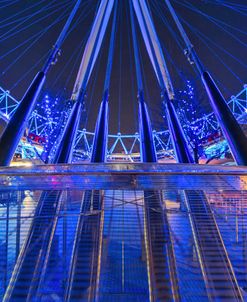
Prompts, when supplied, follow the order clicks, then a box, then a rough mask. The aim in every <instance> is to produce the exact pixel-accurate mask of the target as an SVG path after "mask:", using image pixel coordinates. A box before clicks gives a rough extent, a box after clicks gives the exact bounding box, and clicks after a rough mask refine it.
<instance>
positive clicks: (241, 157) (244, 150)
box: [164, 0, 247, 165]
mask: <svg viewBox="0 0 247 302" xmlns="http://www.w3.org/2000/svg"><path fill="white" fill-rule="evenodd" d="M164 1H165V3H166V5H167V7H168V9H169V11H170V14H171V16H172V18H173V20H174V22H175V24H176V26H177V28H178V30H179V32H180V34H181V36H182V38H183V40H184V43H185V45H186V47H187V50H186V56H187V58H189V60H191V59H192V61H193V62H194V64H195V66H196V68H197V70H198V72H199V74H200V76H201V79H202V82H203V84H204V86H205V89H206V91H207V94H208V96H209V99H210V102H211V106H212V108H213V110H214V113H215V115H216V117H217V120H218V122H219V125H220V127H221V129H222V132H223V134H224V136H225V138H226V140H227V142H228V144H229V147H230V150H231V152H232V155H233V157H234V159H235V161H236V163H237V164H239V165H247V138H246V136H245V134H244V132H243V130H242V129H241V127H240V125H239V124H238V122H237V120H236V119H235V117H234V115H233V113H232V112H231V110H230V108H229V107H228V105H227V103H226V101H225V99H224V97H223V95H222V94H221V92H220V90H219V89H218V87H217V85H216V83H215V82H214V80H213V78H212V77H211V75H210V73H209V72H208V71H207V70H206V69H205V67H204V66H203V64H202V63H201V61H200V59H199V57H198V56H197V53H196V51H195V49H194V47H193V45H192V43H191V42H190V39H189V37H188V36H187V33H186V32H185V30H184V28H183V26H182V24H181V22H180V20H179V18H178V16H177V14H176V12H175V10H174V9H173V7H172V5H171V3H170V1H169V0H164Z"/></svg>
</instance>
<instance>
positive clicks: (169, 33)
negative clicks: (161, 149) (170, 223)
mask: <svg viewBox="0 0 247 302" xmlns="http://www.w3.org/2000/svg"><path fill="white" fill-rule="evenodd" d="M171 2H172V4H173V5H174V8H175V9H176V11H177V13H178V14H179V16H180V17H181V19H182V20H184V22H185V23H184V25H185V28H186V30H187V32H188V34H189V36H190V38H191V40H192V43H193V45H194V46H195V49H196V50H197V51H198V54H199V56H200V58H201V59H202V61H203V63H204V64H205V66H206V67H207V68H208V69H209V70H210V71H211V72H212V74H213V76H214V77H215V78H216V79H217V81H218V83H219V85H220V88H221V90H222V92H223V93H224V95H225V97H226V98H229V97H230V96H231V95H233V94H236V93H238V92H239V91H240V90H241V89H242V85H243V84H244V82H246V65H247V59H246V45H247V35H246V33H245V32H246V28H247V16H246V15H247V5H246V0H242V1H239V0H238V1H224V3H233V2H234V7H228V6H223V5H220V4H216V3H217V2H222V1H201V0H177V1H175V0H173V1H171ZM9 3H10V2H9V1H1V2H0V7H1V9H0V86H2V87H3V88H5V89H9V90H10V91H11V94H12V95H13V96H15V97H16V98H18V99H19V98H21V96H22V95H23V93H24V91H25V90H26V88H27V87H28V85H29V83H30V82H31V80H32V78H33V77H34V75H35V73H36V72H37V71H38V70H39V68H41V67H42V64H43V63H44V61H45V58H46V57H47V56H46V53H47V52H48V51H49V49H50V47H51V46H52V45H53V43H54V42H55V40H56V37H57V35H58V33H59V31H60V29H61V28H62V25H63V24H64V21H65V18H64V19H62V21H60V22H57V23H56V24H55V25H54V26H51V25H52V24H53V23H55V22H56V21H57V19H58V18H60V17H62V16H63V15H64V16H66V15H68V13H69V11H70V9H71V8H72V7H73V4H74V3H75V1H68V0H67V1H66V0H59V1H58V0H53V1H51V0H38V1H37V0H35V1H33V0H19V1H12V3H13V5H10V4H9ZM82 3H83V4H82V6H81V8H80V10H79V12H78V14H77V16H76V19H75V22H74V30H73V31H72V32H71V33H70V34H69V36H68V37H67V39H66V40H65V43H64V45H63V47H62V56H61V57H60V58H59V61H58V63H57V64H56V65H55V66H54V67H53V68H52V70H51V72H50V73H49V76H48V78H47V82H46V85H45V88H44V90H43V93H46V92H48V93H49V94H51V95H52V96H57V95H58V96H60V97H61V101H60V102H61V104H62V103H63V100H64V99H66V98H69V96H70V94H71V91H72V87H73V83H74V80H75V77H76V73H77V70H78V67H79V62H80V58H81V56H82V53H83V50H84V45H85V41H86V39H87V36H88V33H89V30H90V27H91V24H92V21H93V17H94V15H95V12H96V9H97V5H98V1H97V0H90V1H84V0H82ZM149 5H150V9H151V12H152V16H153V19H154V23H155V26H156V29H157V33H158V36H159V38H160V41H161V44H162V47H163V51H164V54H165V57H166V59H167V62H168V67H169V70H170V72H171V75H172V80H173V84H174V87H175V89H183V87H184V79H193V80H194V81H195V85H196V88H197V92H198V94H199V95H200V104H198V106H200V107H201V108H203V110H205V111H206V112H208V111H210V108H209V105H208V100H207V98H206V97H205V95H204V91H203V88H202V86H201V84H200V80H199V79H198V76H197V74H196V73H195V72H194V71H193V68H192V67H191V66H190V65H189V63H188V62H187V61H186V59H185V57H184V55H183V53H182V50H181V48H180V47H179V46H178V44H177V42H176V40H175V39H174V35H175V37H177V39H180V38H179V35H178V32H177V30H176V27H175V25H174V23H173V21H172V19H171V17H170V15H169V13H168V11H167V10H166V8H165V5H164V1H163V0H149ZM244 5H245V8H243V6H244ZM163 20H164V22H165V23H163ZM214 22H217V24H218V26H217V25H216V24H215V23H214ZM167 24H168V26H167ZM49 26H50V28H49V29H47V27H49ZM110 26H111V20H110V24H109V26H108V29H107V34H106V37H105V39H104V41H103V45H102V50H101V52H100V55H99V58H98V60H97V63H96V66H95V68H94V71H93V73H92V77H91V79H90V83H89V85H88V97H87V100H86V110H87V111H86V112H87V117H86V115H85V116H83V117H82V125H81V127H84V126H86V128H87V129H88V130H90V131H93V128H94V123H95V120H96V116H97V110H98V108H99V103H100V101H101V98H102V89H103V83H104V76H105V65H106V60H107V53H108V42H109V36H110V28H111V27H110ZM219 26H221V27H222V28H220V27H219ZM41 31H43V35H42V36H41V37H40V38H39V39H37V38H38V36H36V37H33V36H34V35H35V34H36V35H37V34H38V33H39V32H41ZM30 38H31V39H30ZM28 39H30V40H28ZM35 39H37V41H35ZM138 41H139V45H140V50H141V57H142V65H143V78H144V81H145V88H146V95H145V96H146V99H147V103H148V105H149V107H150V113H151V118H152V122H153V126H154V128H155V129H158V130H160V129H162V128H163V127H164V123H163V122H162V118H161V117H162V109H161V101H160V97H159V95H160V91H159V87H158V85H157V81H156V78H155V77H154V73H153V70H152V68H151V65H150V62H149V58H148V56H147V53H146V50H145V46H144V43H143V40H142V37H141V34H140V32H139V29H138ZM25 42H26V43H25ZM23 43H24V44H23ZM180 43H181V44H182V41H181V39H180ZM21 44H23V45H22V46H20V45H21ZM182 45H183V44H182ZM136 94H137V88H136V81H135V70H134V61H133V50H132V41H131V35H130V22H129V13H128V1H127V0H119V7H118V30H117V38H116V46H115V53H114V63H113V72H112V78H111V88H110V132H111V133H116V132H118V130H119V129H120V131H121V132H122V133H134V132H135V131H136V130H137V114H136V112H137V100H136ZM60 106H62V105H60Z"/></svg>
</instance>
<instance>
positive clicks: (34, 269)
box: [4, 1, 112, 301]
mask: <svg viewBox="0 0 247 302" xmlns="http://www.w3.org/2000/svg"><path fill="white" fill-rule="evenodd" d="M102 5H103V6H104V11H105V12H108V14H104V15H101V12H102V11H98V15H97V16H96V19H95V22H94V26H95V24H96V25H98V28H99V30H98V31H99V32H98V34H97V35H96V37H98V35H100V33H102V31H103V34H104V28H105V27H106V26H105V27H104V26H102V22H106V23H107V22H108V19H109V12H111V8H112V6H111V3H110V2H109V3H107V1H102V3H101V6H100V8H102ZM90 38H92V35H90ZM90 38H89V40H88V44H90V43H91V40H90ZM101 42H102V39H98V44H97V43H96V44H94V47H93V48H90V47H86V50H85V53H84V56H83V58H82V64H81V67H82V66H83V70H82V68H80V70H79V73H78V74H80V75H81V77H80V79H79V81H77V82H76V85H75V88H74V90H73V95H74V96H75V95H76V99H74V106H73V108H72V111H71V114H70V118H69V120H68V122H67V124H66V127H65V129H64V132H63V135H62V139H61V140H60V142H59V146H58V149H57V150H56V154H55V156H54V158H53V160H52V161H53V163H70V162H71V160H72V154H73V146H74V140H75V137H76V132H77V129H78V125H79V121H80V116H81V112H82V109H83V102H84V95H85V89H83V88H82V86H83V85H84V86H83V87H84V88H85V85H86V83H87V82H88V79H89V76H90V74H91V71H92V68H93V66H92V65H93V64H94V62H95V60H96V58H97V55H96V54H98V52H96V53H95V47H97V45H98V46H99V45H100V44H101ZM88 44H87V46H88ZM85 61H86V63H85ZM75 92H76V94H75ZM62 193H63V192H62V191H52V192H47V191H44V192H43V193H42V195H41V198H40V200H39V203H38V206H37V209H36V213H35V217H36V219H34V220H33V222H32V225H31V227H30V231H29V234H28V236H27V240H26V242H25V243H24V245H23V249H22V251H21V253H20V254H19V256H18V260H17V263H16V265H15V269H14V271H13V274H12V277H11V281H10V283H9V286H8V289H7V291H6V294H5V296H4V301H23V300H25V301H33V299H34V298H35V295H36V293H37V290H38V288H39V285H40V282H41V278H42V276H43V277H44V275H45V272H46V268H47V263H48V260H47V259H49V255H50V249H51V244H52V241H53V236H54V233H55V229H56V225H57V219H58V213H59V211H60V207H61V203H62Z"/></svg>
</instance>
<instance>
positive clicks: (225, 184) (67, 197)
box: [0, 0, 247, 302]
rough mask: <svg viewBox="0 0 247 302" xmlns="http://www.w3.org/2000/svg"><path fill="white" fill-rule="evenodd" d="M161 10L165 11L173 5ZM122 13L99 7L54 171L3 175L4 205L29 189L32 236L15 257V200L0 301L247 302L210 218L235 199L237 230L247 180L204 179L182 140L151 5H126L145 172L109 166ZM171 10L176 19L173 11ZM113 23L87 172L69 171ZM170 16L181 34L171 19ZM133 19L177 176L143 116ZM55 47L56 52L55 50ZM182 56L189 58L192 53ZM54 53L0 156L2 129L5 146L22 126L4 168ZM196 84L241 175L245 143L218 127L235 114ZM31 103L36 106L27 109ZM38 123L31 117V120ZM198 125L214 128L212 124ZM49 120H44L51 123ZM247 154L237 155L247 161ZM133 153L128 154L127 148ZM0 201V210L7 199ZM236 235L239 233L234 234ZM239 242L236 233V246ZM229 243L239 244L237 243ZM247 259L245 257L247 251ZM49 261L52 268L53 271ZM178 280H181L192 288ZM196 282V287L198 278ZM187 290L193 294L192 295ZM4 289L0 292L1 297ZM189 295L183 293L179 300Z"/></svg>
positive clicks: (206, 173)
mask: <svg viewBox="0 0 247 302" xmlns="http://www.w3.org/2000/svg"><path fill="white" fill-rule="evenodd" d="M167 3H168V4H169V1H168V2H167ZM79 4H80V2H79V1H77V2H76V6H75V7H74V9H73V11H72V14H71V15H70V17H69V19H68V21H67V22H66V24H65V27H64V31H65V32H66V31H67V29H68V27H69V24H70V23H71V22H72V19H73V17H74V14H75V13H76V11H77V9H78V6H79ZM118 4H119V2H118V1H116V0H115V1H114V0H101V1H100V3H99V6H98V9H97V13H96V15H95V17H94V21H93V25H92V28H91V31H90V34H89V37H88V39H87V43H86V47H85V49H84V53H83V56H82V59H81V63H80V67H79V71H78V74H77V78H76V81H75V84H74V88H73V91H72V94H71V100H70V101H71V103H72V108H71V110H70V112H69V115H68V118H67V120H66V121H65V123H64V127H63V129H62V131H61V132H62V133H61V135H60V136H59V137H58V139H57V142H56V144H54V149H55V150H54V152H53V153H52V156H51V160H50V162H51V163H52V164H47V165H43V166H37V167H21V168H17V169H16V168H15V167H2V168H1V167H0V180H1V181H0V188H1V189H3V190H4V189H6V188H7V189H9V188H10V192H7V194H9V193H11V194H10V195H8V196H12V195H13V196H14V197H13V196H12V197H13V198H15V195H14V194H12V193H13V192H12V191H13V190H14V189H16V188H17V189H18V190H23V191H24V190H27V191H28V192H24V194H30V195H31V193H30V192H29V191H30V190H31V191H34V194H37V195H36V196H35V197H34V198H36V199H37V200H36V202H35V206H34V210H33V214H30V213H26V216H24V217H25V218H26V217H27V219H29V218H30V223H29V225H28V227H27V228H26V229H27V230H28V231H26V234H25V238H24V239H23V242H22V249H21V251H20V250H19V249H20V245H21V244H20V241H21V235H20V234H21V226H20V225H21V222H20V221H19V220H22V218H23V216H22V209H21V205H22V199H23V198H22V195H23V192H19V191H18V194H17V201H16V203H17V205H18V213H17V215H16V216H15V217H12V216H11V217H10V213H12V212H11V210H10V208H9V204H8V203H7V207H3V216H4V219H3V221H4V222H6V236H5V238H4V239H3V240H2V238H1V244H2V242H3V243H4V244H6V248H5V249H4V259H5V262H6V267H5V269H4V272H5V277H4V280H5V283H4V284H5V285H4V293H3V294H2V293H0V295H1V296H2V297H3V301H5V302H7V301H23V300H25V301H32V300H37V301H42V299H44V300H45V299H48V300H49V299H51V295H49V294H50V293H48V291H49V290H50V291H51V292H52V293H51V294H52V295H55V298H57V299H59V300H61V301H83V300H86V301H107V302H108V301H110V300H111V299H113V300H117V299H118V297H119V299H124V301H131V299H133V297H135V298H136V299H140V297H141V299H143V301H151V302H156V301H166V300H169V301H181V300H183V299H184V297H185V298H188V299H189V295H191V296H192V297H193V295H194V297H196V298H198V297H199V296H200V295H201V297H203V298H204V299H205V300H206V301H220V300H224V299H226V298H227V299H229V300H230V301H239V302H240V301H244V294H245V293H244V286H246V280H244V281H242V280H241V278H240V277H239V276H240V275H241V274H240V273H239V271H238V269H237V267H238V266H237V265H236V264H235V263H234V257H235V256H236V253H234V252H232V251H231V250H230V252H229V248H228V246H229V245H230V246H231V247H232V245H231V244H230V243H229V241H231V240H232V238H229V234H227V231H225V233H224V232H222V231H221V230H220V229H219V225H223V227H228V217H227V219H223V220H224V221H223V223H219V221H220V219H219V218H218V216H217V215H215V211H216V212H217V213H220V211H221V208H220V206H221V205H219V203H220V202H221V201H222V203H223V204H224V203H231V202H232V201H230V202H229V199H230V197H231V194H233V196H234V198H235V199H234V200H235V202H236V204H238V206H239V208H240V209H241V211H240V212H241V214H240V215H242V216H243V217H242V218H243V223H242V227H243V224H244V219H245V218H246V217H245V215H246V213H247V212H246V208H247V205H246V203H245V202H244V198H243V197H244V196H245V193H244V191H246V175H247V171H246V168H245V167H233V168H227V167H214V168H212V169H210V167H207V166H206V167H205V166H201V167H200V166H198V165H195V164H194V160H193V158H192V155H191V149H190V146H189V142H188V138H187V137H186V135H185V130H184V128H183V127H182V123H181V120H179V114H178V113H177V111H176V109H175V102H176V101H175V93H174V88H173V82H172V79H171V76H170V73H169V68H168V65H167V63H166V60H165V57H166V56H165V55H164V53H163V49H162V47H161V44H160V41H159V38H158V35H157V33H156V29H155V26H154V22H153V19H152V16H151V11H150V8H149V6H148V5H147V4H148V3H147V1H146V0H136V1H135V0H132V1H131V0H130V1H129V2H128V4H129V6H128V7H129V12H130V19H131V28H132V38H133V48H134V58H135V68H136V76H137V90H138V96H137V99H138V105H139V107H138V108H139V111H138V122H139V133H140V134H139V135H138V134H135V135H134V138H135V142H136V141H138V140H139V141H140V146H141V147H140V154H139V157H140V158H141V161H142V163H141V164H126V163H125V164H120V163H113V164H109V163H107V164H106V163H105V161H106V158H107V144H108V138H109V135H108V124H109V117H108V116H109V88H110V77H111V71H112V64H113V56H114V45H115V37H116V24H117V12H118V7H119V5H118ZM169 8H170V10H171V7H170V6H169ZM112 11H114V14H112ZM134 13H135V15H134ZM111 15H113V17H112V28H111V35H110V46H109V53H108V60H107V67H106V77H105V85H104V90H103V97H102V101H101V104H100V108H99V111H98V116H97V121H96V125H95V132H94V134H93V135H94V136H93V143H92V144H89V143H87V148H88V150H87V151H88V154H87V155H88V157H89V161H90V163H89V164H82V165H77V164H73V159H74V150H75V151H78V148H77V147H78V136H77V135H78V133H79V135H81V133H83V134H82V135H84V136H83V138H85V137H86V131H84V130H82V131H79V130H78V129H79V125H80V120H81V116H82V112H83V110H84V105H85V95H86V91H87V89H88V82H89V79H90V76H91V74H92V71H93V69H94V66H95V63H96V60H97V57H98V54H99V51H100V49H101V46H102V43H103V39H104V36H105V33H106V30H107V27H108V23H109V20H110V19H111ZM173 16H174V19H175V21H177V24H178V25H180V23H179V21H178V19H176V15H175V12H174V11H173ZM135 17H136V19H135ZM135 20H137V21H138V24H139V27H140V32H141V34H142V38H143V40H144V43H145V47H146V50H147V53H148V56H149V59H150V61H151V65H152V67H153V70H154V74H155V75H156V78H157V81H158V84H159V89H160V91H161V101H162V104H163V105H164V111H165V114H166V116H165V117H166V119H167V124H168V129H169V130H168V131H166V130H164V132H163V133H168V134H169V142H167V145H166V146H168V144H169V145H170V144H172V146H173V154H174V155H175V158H176V162H177V164H175V165H174V164H173V165H162V164H161V165H160V164H158V163H157V161H158V152H157V148H156V140H157V141H158V144H160V145H161V148H163V147H164V144H162V143H163V142H162V141H161V140H159V138H158V136H157V133H155V131H153V130H152V125H151V120H150V116H149V111H148V106H147V104H146V102H145V92H144V91H145V90H144V88H145V87H144V82H143V78H142V75H143V70H142V67H141V63H140V57H139V49H138V47H139V45H138V38H137V34H136V29H135ZM180 31H182V29H181V28H180ZM64 35H65V33H64V32H63V31H62V38H61V36H60V38H61V40H60V38H59V39H58V41H60V42H62V40H63V39H64V37H65V36H64ZM185 38H187V36H185ZM60 42H58V44H61V43H60ZM190 46H191V45H190ZM189 50H190V51H192V52H193V49H192V48H190V49H189ZM58 51H59V47H58V46H57V45H55V48H54V50H53V51H52V54H51V57H49V60H48V62H47V63H46V65H45V68H44V71H41V72H40V73H38V75H37V77H36V78H35V80H34V82H33V84H32V85H31V87H30V89H29V90H28V92H27V94H26V95H25V97H24V99H23V100H22V101H21V102H20V104H19V106H18V107H17V109H16V111H15V112H14V113H13V116H12V118H11V119H10V122H9V124H8V125H7V127H6V129H5V130H4V132H3V135H2V138H1V139H2V141H1V142H0V147H1V144H3V143H4V137H6V135H7V133H9V132H8V131H10V130H9V129H12V130H11V133H12V135H13V134H14V133H15V131H14V127H12V126H13V121H15V122H16V125H15V128H17V127H19V130H20V132H19V133H18V135H16V136H14V138H13V137H12V138H11V140H10V141H11V148H7V151H0V152H2V155H1V153H0V161H1V158H2V166H6V165H9V163H10V160H11V158H12V156H13V152H14V149H15V147H16V144H17V142H18V140H19V139H20V137H21V132H23V130H24V126H25V124H26V122H27V120H28V119H29V118H30V114H31V111H32V110H33V106H34V103H35V100H36V99H37V96H38V94H39V92H40V89H41V87H42V85H43V82H44V80H45V73H46V72H47V71H48V69H49V68H50V66H51V64H52V62H54V59H55V58H56V56H57V55H58ZM193 56H194V60H195V61H196V60H197V61H198V62H197V65H198V66H199V69H200V68H202V66H201V65H200V64H201V63H200V61H199V59H198V58H197V56H196V53H194V52H193ZM201 71H202V70H201ZM202 77H203V79H204V81H205V82H206V84H205V86H207V88H208V89H209V90H210V91H209V92H210V93H209V94H210V95H211V97H212V99H213V101H212V102H213V104H217V105H215V107H216V109H215V110H216V111H217V110H218V109H219V106H221V108H222V112H223V115H224V117H223V120H220V125H221V126H222V125H223V126H222V128H223V131H226V133H227V134H229V133H230V134H229V136H232V138H230V139H229V140H230V142H229V144H230V147H231V150H232V152H233V155H234V157H235V160H236V162H237V163H238V164H241V163H242V164H243V163H245V158H246V157H245V156H246V155H245V154H244V153H243V152H242V150H240V148H239V147H240V139H241V135H244V134H243V132H242V130H241V129H240V126H239V125H238V124H237V122H236V121H235V118H233V119H230V123H228V122H227V120H225V118H226V117H227V116H228V117H231V116H233V114H232V113H231V112H230V110H229V111H227V110H226V112H225V108H226V104H225V103H224V99H223V98H222V96H221V94H220V92H219V91H218V89H217V87H216V85H215V84H214V82H213V81H212V79H211V78H210V76H209V75H208V74H207V73H205V72H203V74H202ZM27 100H29V101H31V102H30V104H29V102H28V101H27ZM222 112H221V113H222ZM11 113H12V112H11ZM218 113H219V112H218ZM245 113H246V112H245ZM48 115H49V114H48ZM37 116H38V115H37V113H36V115H35V117H34V119H35V118H37ZM203 118H204V119H205V120H207V121H209V116H206V117H202V119H203ZM47 119H50V116H48V117H47ZM193 123H195V121H192V122H191V126H192V127H193V126H194V124H193ZM232 125H233V127H231V126H232ZM216 127H217V126H216ZM224 127H225V129H226V130H224ZM226 137H227V135H226ZM227 138H228V137H227ZM242 138H243V137H242ZM121 140H123V136H122V135H121V134H120V133H119V134H118V135H117V138H116V140H115V142H114V144H113V146H112V150H114V148H115V147H116V144H117V142H118V141H120V142H121ZM233 141H234V142H233ZM244 141H245V137H244V140H243V142H244ZM2 147H3V145H2ZM245 147H246V145H245V144H244V145H243V149H244V150H245ZM123 148H124V149H125V150H124V151H125V153H126V154H125V156H126V158H128V159H129V158H131V156H130V154H128V151H127V149H126V148H125V146H124V145H123ZM2 149H3V148H2ZM164 149H165V148H164ZM170 149H171V148H170ZM170 149H169V150H167V149H166V150H165V152H167V153H169V151H170ZM131 150H132V151H133V150H134V147H133V145H132V146H131ZM130 153H131V152H130ZM112 154H113V151H112ZM112 154H111V155H112ZM108 182H109V184H108ZM212 182H213V184H212ZM229 183H231V190H232V191H234V192H233V193H232V192H230V193H229V192H226V193H225V190H226V191H229ZM36 190H37V191H38V190H41V192H39V191H38V192H36ZM127 190H128V191H127ZM0 193H1V194H0V201H1V200H2V199H3V196H4V191H3V192H1V191H0ZM214 195H215V196H214ZM229 196H230V197H229ZM231 206H232V204H230V206H229V207H227V211H228V208H230V207H231ZM28 207H29V206H27V210H28V211H29V209H28ZM213 207H215V208H213ZM24 208H25V207H24ZM233 208H234V209H235V208H236V206H235V205H234V206H233ZM1 212H2V211H1ZM6 213H7V214H6ZM133 213H136V215H133ZM1 214H2V213H1ZM235 214H236V225H237V227H236V229H238V228H239V226H238V221H237V219H239V217H238V215H239V213H237V211H236V213H235ZM227 215H228V213H227ZM222 217H223V218H225V216H222ZM14 219H16V220H17V221H18V222H17V231H16V238H17V239H16V245H17V248H16V252H15V260H14V261H13V260H11V261H10V262H11V265H12V268H11V270H10V271H11V276H8V273H6V272H8V263H9V257H8V244H9V242H8V239H9V221H11V220H14ZM68 219H70V223H69V221H68ZM225 220H227V222H225ZM229 220H230V222H229V225H230V228H232V225H233V223H232V221H231V219H229ZM0 223H2V220H0ZM112 226H113V227H112ZM179 228H180V229H179ZM61 230H62V231H61ZM68 230H69V233H68ZM114 232H116V233H114ZM135 232H136V233H135ZM236 232H237V233H238V230H236ZM222 234H224V236H225V238H223V235H222ZM225 234H226V235H225ZM244 234H245V230H244V228H243V229H242V230H241V235H243V236H244ZM0 235H1V234H0ZM137 235H138V237H139V238H137ZM1 236H2V235H1ZM237 237H238V235H237ZM236 241H237V242H238V241H239V238H237V239H236ZM181 242H182V244H181ZM180 245H181V246H182V248H181V246H180ZM235 248H236V247H235ZM237 248H239V247H238V246H237ZM244 248H246V247H244V246H243V249H244ZM229 255H233V256H231V257H230V256H229ZM0 257H2V255H0ZM54 258H55V261H54V263H55V264H54V263H53V262H52V260H53V259H54ZM0 259H1V258H0ZM241 261H242V260H241ZM243 262H244V257H243ZM193 265H194V266H193ZM119 268H120V270H119ZM119 271H121V273H120V274H119ZM120 275H121V277H119V276H120ZM184 276H187V277H188V280H187V281H186V278H185V277H184ZM194 276H196V277H198V276H199V278H198V279H193V277H194ZM47 277H48V278H47ZM191 279H192V280H193V282H191ZM186 282H187V283H186ZM191 286H193V287H194V288H193V290H192V289H191ZM54 288H55V290H54ZM0 289H1V290H2V288H1V287H0ZM188 289H189V290H188ZM186 291H187V293H188V292H189V294H186ZM198 292H199V293H200V295H199V294H198Z"/></svg>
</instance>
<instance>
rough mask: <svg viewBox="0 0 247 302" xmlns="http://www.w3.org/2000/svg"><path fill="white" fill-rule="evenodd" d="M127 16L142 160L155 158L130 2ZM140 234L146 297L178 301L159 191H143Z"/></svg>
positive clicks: (172, 252)
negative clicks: (133, 67) (147, 289)
mask: <svg viewBox="0 0 247 302" xmlns="http://www.w3.org/2000/svg"><path fill="white" fill-rule="evenodd" d="M129 5H130V19H131V27H132V39H133V47H134V57H135V67H136V77H137V84H138V102H139V116H138V119H139V132H140V144H141V157H142V161H143V162H157V157H156V150H155V145H154V139H153V132H152V126H151V121H150V118H149V114H148V108H147V105H146V103H145V100H144V93H143V81H142V76H141V64H140V58H139V50H138V43H137V37H136V29H135V21H134V15H133V8H132V3H131V1H129ZM144 234H145V238H144V239H145V251H146V259H147V271H148V282H149V297H150V301H166V300H169V301H179V300H180V294H179V288H178V280H177V275H176V271H177V270H176V262H175V257H174V250H173V245H172V240H171V234H170V229H169V222H168V218H167V216H166V213H165V211H164V209H163V200H162V194H161V192H159V191H153V190H148V191H144Z"/></svg>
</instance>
